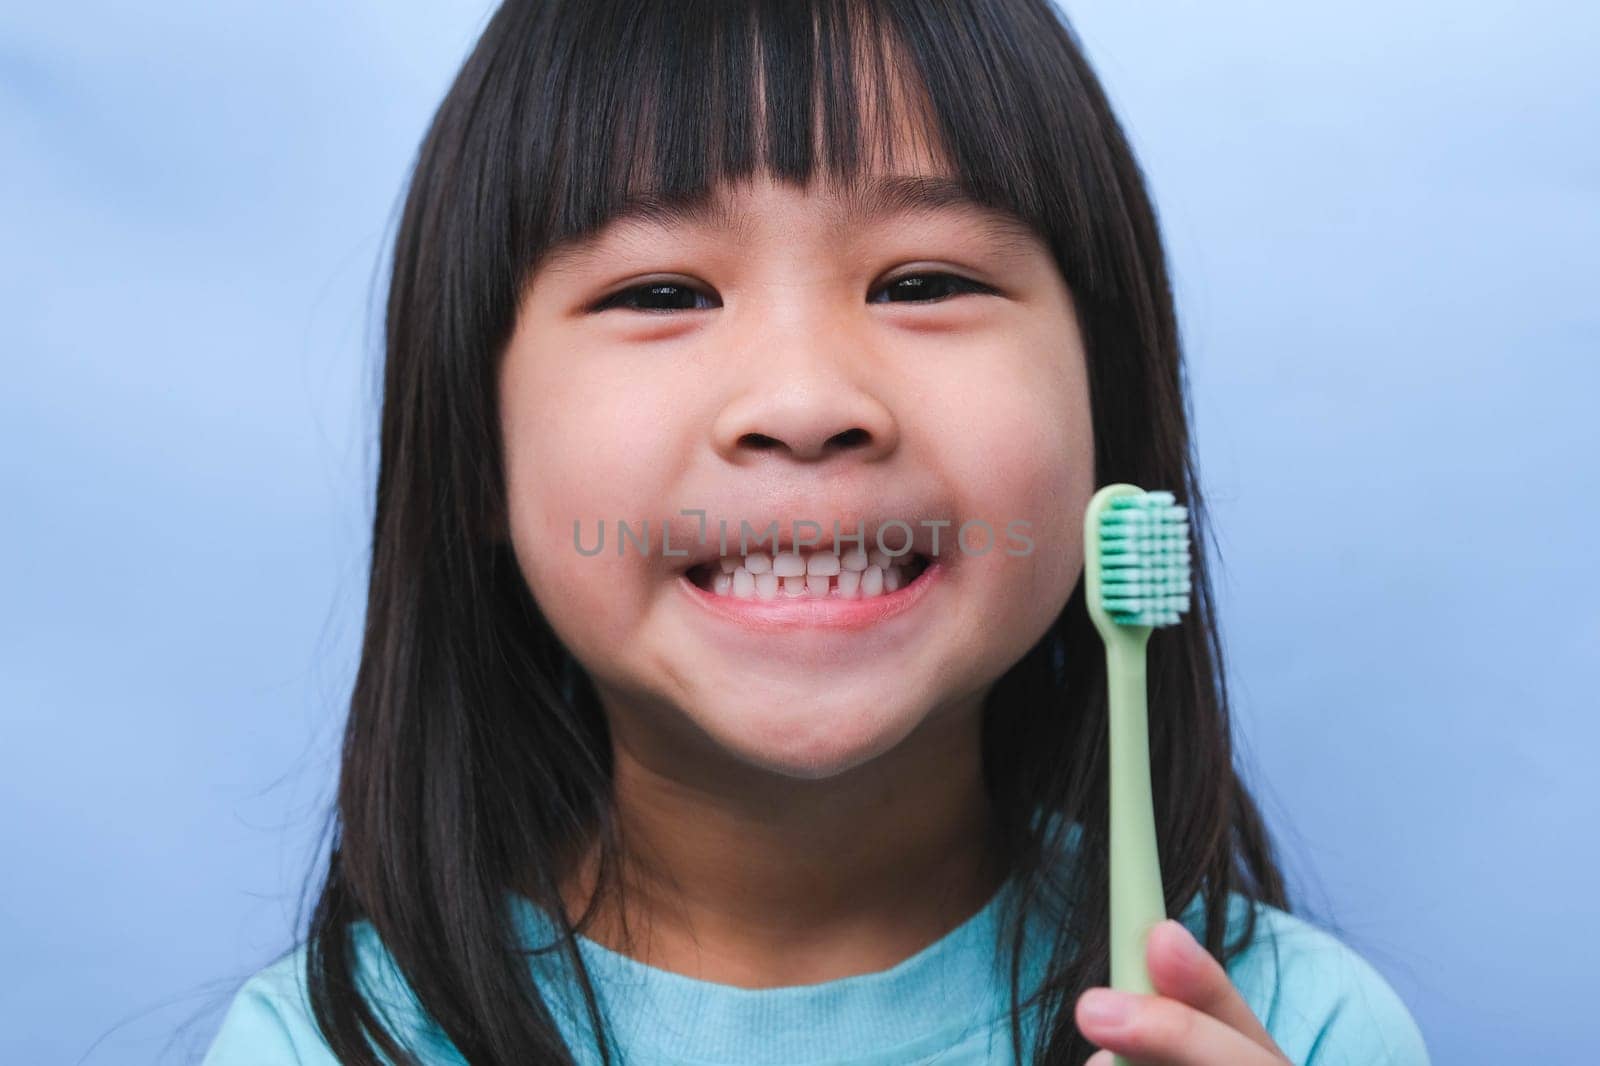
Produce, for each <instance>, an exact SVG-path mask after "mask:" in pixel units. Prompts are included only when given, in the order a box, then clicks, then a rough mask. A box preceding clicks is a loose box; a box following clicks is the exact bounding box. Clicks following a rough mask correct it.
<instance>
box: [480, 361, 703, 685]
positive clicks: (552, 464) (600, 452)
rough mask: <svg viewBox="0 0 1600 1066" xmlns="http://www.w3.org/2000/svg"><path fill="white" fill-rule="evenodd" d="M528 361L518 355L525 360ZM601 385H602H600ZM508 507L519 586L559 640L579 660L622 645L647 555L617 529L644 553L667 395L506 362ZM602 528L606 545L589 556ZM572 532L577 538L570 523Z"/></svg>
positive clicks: (659, 478)
mask: <svg viewBox="0 0 1600 1066" xmlns="http://www.w3.org/2000/svg"><path fill="white" fill-rule="evenodd" d="M524 354H525V353H524ZM602 378H604V379H605V380H603V381H602V380H601V379H602ZM501 387H502V392H501V407H500V410H501V425H502V428H503V433H504V443H505V463H506V492H507V509H508V513H509V520H510V527H511V529H510V531H511V539H512V544H513V547H514V549H515V552H516V556H517V560H518V563H519V565H520V567H521V570H522V573H523V577H524V580H526V582H527V584H528V588H529V590H530V591H531V592H532V594H533V596H534V598H535V599H536V600H537V601H538V602H539V606H540V609H541V610H542V611H543V613H544V614H545V616H546V617H547V618H548V619H549V621H550V623H551V625H552V626H553V627H554V628H555V630H556V632H557V635H559V636H560V637H561V638H562V640H563V642H565V643H566V644H567V645H568V647H570V648H571V649H572V650H573V652H574V653H575V654H577V655H578V656H579V657H580V658H584V659H586V660H588V661H594V655H593V653H594V652H595V651H596V650H598V649H603V648H606V647H608V646H610V647H615V642H617V641H620V640H622V639H623V638H625V637H626V635H627V633H628V628H627V627H628V621H629V619H630V618H636V617H637V616H638V614H639V613H640V612H642V611H643V610H645V608H646V604H645V602H644V596H645V592H646V591H647V590H646V584H645V583H644V582H643V581H641V580H640V574H641V571H642V569H643V568H645V567H647V566H650V565H652V564H654V563H656V562H658V560H655V559H651V558H646V557H644V556H643V555H642V554H641V552H640V551H639V550H638V549H637V548H635V546H634V545H633V544H632V543H631V542H629V544H628V546H627V550H626V551H625V552H624V553H622V554H621V556H620V557H619V554H618V551H617V542H618V523H619V522H626V523H628V524H629V526H630V527H631V528H632V529H633V531H634V532H635V533H636V534H637V535H638V537H639V539H640V540H641V541H642V540H644V537H645V527H644V523H645V522H646V521H648V522H649V535H650V538H651V543H652V546H653V545H654V544H655V543H656V542H657V541H658V540H659V537H660V522H661V519H662V517H663V516H664V515H666V514H669V513H671V509H672V501H671V500H668V499H666V498H665V494H664V493H663V490H662V486H663V485H669V484H672V477H673V475H672V473H671V471H672V468H673V464H674V462H675V457H674V455H673V453H672V452H671V450H670V449H671V442H672V441H673V440H674V439H675V438H674V436H673V434H672V430H671V427H670V425H669V422H670V420H671V419H672V417H674V416H673V414H672V411H673V407H672V405H671V403H670V399H671V397H670V396H669V395H667V393H666V391H665V390H661V389H652V388H650V387H648V383H646V382H643V381H638V380H636V379H629V378H628V377H627V376H626V375H623V374H618V373H615V372H611V371H607V372H606V373H605V374H601V373H598V372H596V373H589V372H584V373H564V374H556V373H550V372H541V370H533V369H529V368H528V367H526V366H525V365H522V366H512V367H508V369H507V372H506V374H505V375H504V377H503V378H502V383H501ZM602 523H603V524H604V538H605V539H604V546H603V549H602V550H601V551H600V552H599V554H589V555H585V554H583V553H582V552H580V551H579V548H578V544H579V542H581V544H582V547H583V549H584V551H588V552H591V553H592V552H593V551H594V548H595V546H596V544H597V543H598V542H599V538H600V535H601V525H602ZM575 524H576V525H577V533H576V540H575V534H574V525H575Z"/></svg>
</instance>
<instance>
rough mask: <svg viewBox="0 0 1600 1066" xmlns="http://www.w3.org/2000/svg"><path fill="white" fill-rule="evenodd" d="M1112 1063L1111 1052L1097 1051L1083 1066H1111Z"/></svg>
mask: <svg viewBox="0 0 1600 1066" xmlns="http://www.w3.org/2000/svg"><path fill="white" fill-rule="evenodd" d="M1111 1062H1112V1058H1111V1052H1109V1051H1096V1052H1095V1053H1094V1054H1093V1055H1090V1056H1089V1057H1088V1058H1086V1059H1084V1060H1083V1066H1111Z"/></svg>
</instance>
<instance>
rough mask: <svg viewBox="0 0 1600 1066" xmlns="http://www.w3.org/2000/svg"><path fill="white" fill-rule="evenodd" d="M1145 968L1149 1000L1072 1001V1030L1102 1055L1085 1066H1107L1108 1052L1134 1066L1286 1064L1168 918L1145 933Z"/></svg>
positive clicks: (1212, 965) (1228, 984)
mask: <svg viewBox="0 0 1600 1066" xmlns="http://www.w3.org/2000/svg"><path fill="white" fill-rule="evenodd" d="M1145 964H1146V966H1148V967H1149V970H1150V983H1151V984H1152V985H1154V986H1155V989H1156V993H1157V994H1156V995H1153V996H1142V995H1138V994H1135V993H1132V992H1117V991H1115V990H1113V989H1110V988H1091V989H1089V990H1087V991H1086V992H1084V994H1083V995H1082V996H1079V997H1078V1005H1077V1011H1076V1017H1077V1021H1078V1028H1079V1029H1080V1030H1081V1031H1082V1032H1083V1035H1084V1036H1086V1037H1088V1038H1089V1039H1090V1040H1092V1041H1094V1042H1095V1043H1096V1044H1099V1045H1100V1046H1101V1047H1102V1048H1103V1049H1105V1050H1102V1051H1097V1052H1095V1053H1094V1054H1093V1055H1091V1056H1089V1060H1088V1061H1087V1062H1086V1063H1084V1066H1111V1056H1112V1053H1113V1052H1114V1053H1116V1054H1118V1055H1121V1056H1123V1057H1124V1058H1127V1059H1131V1060H1133V1061H1134V1062H1137V1063H1140V1064H1141V1066H1283V1064H1284V1063H1287V1062H1288V1061H1289V1059H1288V1057H1287V1056H1286V1055H1284V1053H1283V1051H1282V1049H1281V1048H1279V1047H1278V1045H1277V1044H1275V1043H1273V1041H1272V1037H1270V1036H1268V1035H1267V1031H1266V1030H1265V1029H1263V1028H1262V1027H1261V1023H1260V1021H1258V1020H1257V1019H1256V1016H1255V1013H1254V1012H1253V1011H1251V1009H1250V1005H1249V1004H1247V1003H1246V1002H1245V1001H1244V997H1243V996H1241V995H1240V994H1239V990H1238V989H1237V988H1235V987H1234V986H1233V982H1232V981H1230V980H1229V979H1228V973H1227V971H1226V970H1224V969H1223V968H1222V965H1221V964H1220V963H1218V962H1217V960H1216V959H1214V958H1212V957H1211V956H1210V955H1209V954H1208V953H1207V952H1206V950H1205V949H1204V948H1202V947H1201V946H1200V945H1199V944H1198V943H1197V942H1196V941H1195V939H1194V937H1192V936H1190V935H1189V930H1187V929H1186V928H1184V927H1183V925H1182V924H1180V923H1179V922H1176V921H1173V920H1172V919H1170V918H1168V919H1167V920H1165V921H1163V922H1161V923H1160V924H1158V925H1157V926H1156V927H1155V928H1154V929H1152V930H1151V931H1150V937H1149V940H1148V942H1147V944H1146V947H1145ZM1101 1008H1107V1009H1105V1010H1102V1009H1101ZM1112 1008H1115V1009H1116V1012H1117V1013H1119V1014H1120V1020H1119V1019H1118V1018H1117V1017H1114V1016H1113V1011H1112Z"/></svg>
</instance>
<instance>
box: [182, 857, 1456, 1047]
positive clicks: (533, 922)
mask: <svg viewBox="0 0 1600 1066" xmlns="http://www.w3.org/2000/svg"><path fill="white" fill-rule="evenodd" d="M1010 891H1012V883H1011V882H1007V883H1006V884H1005V885H1003V886H1002V887H1001V889H1000V890H999V892H997V893H996V894H995V895H994V896H993V897H992V898H991V899H990V900H989V902H988V903H987V904H986V905H985V906H984V907H983V908H982V909H981V910H980V911H978V913H976V914H974V915H973V916H971V917H970V918H968V919H967V920H966V921H964V922H963V923H962V924H961V925H959V926H957V927H956V928H955V929H953V930H951V931H950V932H949V933H947V934H945V935H944V936H943V937H941V938H940V939H939V940H937V941H936V942H934V943H933V944H930V945H929V946H928V947H926V948H924V949H922V950H921V951H919V952H917V953H916V954H915V955H912V956H911V957H910V958H908V959H904V960H902V961H901V962H900V963H898V964H897V965H895V966H892V967H890V968H889V969H887V970H881V971H878V972H876V973H868V974H859V975H855V976H852V977H842V978H839V979H837V980H832V981H824V982H821V983H819V984H810V985H796V986H791V987H786V988H765V989H747V988H738V987H734V986H731V985H721V984H715V983H713V982H709V981H701V980H697V979H695V978H691V977H686V976H684V975H682V974H677V973H672V972H670V971H667V970H662V969H658V968H655V967H652V966H648V965H645V964H644V963H641V962H638V961H636V960H634V959H631V958H629V957H628V956H625V955H621V954H618V953H617V952H614V951H611V950H610V949H608V948H605V947H603V946H601V945H600V944H598V943H596V942H595V941H592V940H590V939H588V938H587V937H580V938H579V950H580V951H581V952H582V953H583V958H584V962H585V963H586V965H587V966H588V967H589V970H590V975H591V977H592V978H593V979H594V980H595V983H596V986H597V987H596V992H597V995H598V997H599V999H600V1003H601V1005H602V1010H603V1012H604V1015H605V1017H606V1019H607V1024H608V1028H609V1032H610V1035H611V1036H612V1038H613V1039H614V1040H615V1041H616V1042H617V1043H619V1044H620V1045H621V1048H622V1050H623V1052H624V1058H623V1059H622V1060H621V1061H623V1062H626V1063H631V1064H635V1066H777V1064H780V1063H781V1064H785V1066H891V1064H894V1066H904V1064H912V1063H936V1064H937V1066H1002V1064H1004V1066H1013V1064H1014V1063H1015V1062H1016V1061H1017V1060H1016V1058H1015V1057H1014V1053H1013V1049H1012V1043H1011V1036H1010V1026H1009V1018H1008V1014H1007V1011H1008V1009H1009V1004H1008V1001H1007V993H1008V988H1007V976H1006V972H1005V967H1004V965H1003V963H1002V960H1003V955H1002V953H1001V952H1000V951H999V950H998V949H997V947H996V934H997V930H998V926H999V919H1000V914H999V910H1000V906H1001V903H1002V902H1003V897H1004V896H1005V894H1006V893H1008V892H1010ZM507 905H508V906H509V907H511V908H512V909H513V911H514V913H515V916H516V920H517V927H518V929H519V930H520V931H521V932H522V935H523V938H524V940H523V943H524V945H526V946H532V945H535V944H548V943H550V942H551V940H552V939H553V938H552V934H551V928H552V927H551V925H550V924H549V921H548V919H547V917H546V916H545V915H544V914H543V913H542V912H540V911H539V910H538V909H537V908H536V907H535V906H534V905H533V904H532V903H531V902H530V901H528V900H527V899H526V898H524V897H522V896H520V895H515V894H510V895H508V896H507ZM1248 906H1249V903H1248V901H1246V900H1245V899H1244V898H1243V897H1241V896H1238V895H1234V896H1233V897H1231V899H1230V913H1229V921H1230V923H1231V924H1230V939H1231V936H1232V930H1234V929H1238V928H1239V925H1238V923H1240V922H1242V921H1243V920H1244V919H1245V918H1246V917H1247V907H1248ZM1258 915H1259V916H1258V922H1257V927H1256V936H1255V938H1254V939H1253V940H1252V941H1251V944H1250V946H1249V947H1248V948H1247V949H1246V950H1245V951H1244V952H1242V953H1241V954H1240V955H1239V956H1237V957H1236V958H1234V959H1233V960H1231V962H1230V964H1229V968H1228V972H1229V976H1230V977H1231V978H1232V979H1233V982H1234V984H1235V985H1237V986H1238V988H1239V989H1240V991H1241V993H1242V994H1243V995H1244V998H1245V1001H1246V1002H1247V1003H1249V1004H1250V1007H1251V1009H1252V1010H1253V1011H1254V1012H1255V1014H1256V1016H1257V1017H1258V1018H1260V1019H1261V1021H1262V1024H1263V1025H1264V1026H1265V1027H1266V1030H1267V1032H1268V1033H1270V1034H1271V1035H1272V1038H1273V1039H1274V1040H1275V1041H1277V1043H1278V1046H1279V1047H1281V1048H1282V1049H1283V1050H1284V1052H1285V1053H1286V1054H1287V1055H1288V1056H1289V1058H1290V1060H1291V1061H1292V1062H1295V1063H1299V1064H1304V1066H1428V1053H1427V1050H1426V1048H1425V1047H1424V1044H1423V1040H1422V1035H1421V1033H1420V1032H1419V1031H1418V1028H1417V1025H1416V1023H1415V1022H1414V1021H1413V1020H1412V1017H1411V1015H1410V1013H1409V1012H1408V1011H1407V1010H1406V1007H1405V1005H1404V1003H1402V1002H1401V1000H1400V998H1399V996H1397V995H1396V994H1395V992H1394V990H1393V988H1391V987H1390V985H1389V984H1388V982H1387V981H1385V980H1384V978H1383V977H1382V976H1381V975H1380V974H1379V973H1378V972H1377V971H1376V970H1374V969H1373V968H1372V966H1371V965H1370V964H1368V963H1367V962H1366V961H1365V960H1364V959H1362V958H1361V957H1360V956H1359V955H1358V954H1356V953H1355V952H1354V951H1352V950H1350V949H1349V948H1348V947H1346V946H1345V945H1344V944H1342V943H1341V942H1340V941H1338V940H1337V939H1335V938H1334V937H1332V936H1330V935H1329V934H1327V933H1325V932H1323V931H1321V930H1319V929H1317V928H1316V927H1315V926H1312V925H1310V924H1308V923H1306V922H1303V921H1301V920H1300V919H1299V918H1296V917H1294V916H1292V915H1290V914H1286V913H1285V912H1283V911H1281V910H1278V909H1277V908H1274V907H1267V906H1264V905H1261V906H1260V910H1259V912H1258ZM1199 919H1200V900H1199V898H1198V897H1197V898H1196V899H1195V900H1194V901H1193V903H1192V904H1191V905H1190V907H1189V908H1188V909H1187V910H1185V912H1184V913H1183V915H1182V916H1181V920H1182V921H1183V922H1184V924H1185V925H1186V926H1188V928H1189V929H1190V930H1191V931H1193V932H1195V933H1197V934H1198V932H1199V930H1200V921H1199ZM1032 921H1033V919H1032V917H1030V922H1032ZM356 944H357V957H358V958H359V960H360V962H361V965H362V980H363V982H365V987H366V989H367V994H368V996H369V998H371V999H373V1000H374V1001H375V1002H377V1003H378V1004H379V1005H380V1007H382V1008H384V1009H386V1010H387V1011H388V1012H389V1013H390V1016H391V1017H392V1018H393V1019H394V1021H393V1022H391V1024H399V1025H400V1026H401V1027H402V1031H403V1032H404V1035H405V1036H406V1038H407V1039H408V1040H410V1041H411V1042H412V1046H413V1047H414V1048H417V1049H418V1050H420V1051H421V1053H422V1054H423V1055H424V1056H426V1057H425V1058H424V1062H426V1063H427V1064H428V1066H436V1064H437V1066H446V1064H449V1066H461V1064H462V1063H463V1061H464V1060H463V1059H462V1058H461V1056H460V1055H459V1054H458V1053H457V1052H456V1051H455V1048H454V1047H453V1045H451V1044H450V1042H449V1041H448V1040H447V1039H446V1038H445V1037H444V1035H443V1033H442V1032H441V1031H440V1030H438V1029H437V1028H436V1027H435V1026H433V1025H432V1024H431V1022H430V1020H429V1019H427V1018H426V1017H425V1015H424V1014H423V1012H422V1011H421V1009H420V1007H418V1006H417V1003H416V1000H415V998H414V997H413V996H412V995H411V994H410V991H409V988H408V987H407V986H406V984H405V982H404V981H403V980H402V979H401V978H400V976H399V974H398V971H397V970H395V969H394V968H393V965H392V962H391V961H390V957H389V955H388V953H387V952H386V951H385V950H384V949H383V946H382V944H381V943H380V942H379V940H378V939H377V937H376V935H375V934H374V932H373V929H372V926H371V925H370V924H368V923H366V922H362V923H360V924H359V925H358V926H357V927H356ZM1028 945H1029V948H1028V950H1027V951H1026V952H1025V954H1024V959H1023V963H1024V965H1023V974H1022V976H1023V979H1024V981H1025V982H1026V984H1025V986H1024V987H1025V988H1032V987H1035V985H1036V983H1037V982H1038V980H1039V979H1040V978H1041V976H1042V974H1043V967H1044V964H1045V962H1046V961H1047V960H1046V959H1045V958H1044V951H1047V950H1048V944H1047V943H1045V940H1044V937H1042V936H1032V937H1030V938H1029V940H1028ZM1041 948H1042V949H1043V950H1041ZM304 963H305V948H304V946H303V945H302V946H301V947H299V948H298V949H296V950H295V951H293V952H292V953H290V954H289V955H287V956H285V957H284V958H282V959H280V960H279V961H278V962H276V963H274V964H272V965H270V966H268V967H266V968H265V969H263V970H261V971H260V972H258V973H256V974H255V975H254V976H252V977H251V978H250V979H249V980H248V981H247V982H246V983H245V985H244V986H243V988H241V989H240V991H239V992H238V993H237V994H236V995H235V997H234V999H233V1002H232V1004H231V1006H230V1008H229V1010H228V1013H227V1015H226V1016H225V1018H224V1019H223V1022H222V1028H221V1030H220V1031H219V1032H218V1034H217V1036H216V1038H215V1040H214V1042H213V1043H212V1045H211V1048H210V1051H209V1052H208V1053H207V1055H206V1057H205V1060H204V1061H203V1062H202V1064H201V1066H280V1064H281V1066H287V1064H291V1063H299V1064H302V1066H337V1063H338V1060H337V1059H335V1058H334V1056H333V1054H332V1052H331V1051H329V1049H328V1047H327V1045H326V1044H325V1043H324V1042H323V1040H322V1037H321V1034H320V1033H319V1032H318V1031H317V1028H316V1023H315V1021H314V1019H313V1018H312V1015H311V1010H310V1005H309V1002H308V1000H307V998H306V995H305V983H304V977H303V976H302V971H303V968H304ZM530 965H531V966H533V968H534V971H535V979H536V981H537V982H538V984H539V988H540V991H541V993H542V994H543V995H544V996H545V999H546V1002H547V1003H549V1004H550V1006H551V1008H552V1011H553V1013H554V1014H555V1016H556V1019H557V1022H558V1024H559V1025H560V1026H561V1028H562V1035H563V1037H564V1038H565V1039H566V1042H567V1045H568V1047H571V1048H573V1049H574V1051H575V1057H576V1059H577V1061H578V1062H580V1063H584V1064H586V1066H587V1064H591V1063H593V1064H598V1063H599V1062H600V1059H599V1056H598V1054H597V1053H596V1052H595V1050H594V1040H593V1037H592V1034H591V1031H590V1028H589V1026H588V1023H587V1016H586V1013H585V1011H584V1009H583V1004H582V997H581V994H580V993H579V992H578V990H577V989H576V987H575V986H574V984H573V982H572V981H571V980H569V979H568V975H567V974H566V973H565V971H564V970H563V969H561V967H562V966H563V964H562V963H561V962H560V961H559V959H558V957H557V953H555V952H551V953H546V954H542V955H537V956H533V957H532V958H531V959H530ZM1034 1018H1035V1016H1034V1014H1033V1013H1031V1012H1030V1013H1027V1014H1024V1016H1023V1022H1024V1025H1023V1035H1024V1038H1025V1039H1027V1038H1031V1037H1032V1035H1033V1032H1034V1025H1033V1022H1034ZM1025 1046H1027V1045H1025ZM615 1051H616V1046H615V1045H614V1046H613V1061H617V1059H616V1056H615Z"/></svg>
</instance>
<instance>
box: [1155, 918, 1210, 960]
mask: <svg viewBox="0 0 1600 1066" xmlns="http://www.w3.org/2000/svg"><path fill="white" fill-rule="evenodd" d="M1165 920H1166V922H1167V924H1168V925H1173V926H1176V927H1177V929H1178V932H1179V933H1181V934H1182V935H1181V936H1180V937H1179V938H1178V939H1179V941H1180V943H1179V946H1178V950H1179V951H1180V952H1181V953H1182V954H1183V957H1184V959H1185V960H1186V961H1187V962H1189V963H1190V964H1195V963H1200V962H1204V961H1205V958H1206V949H1205V948H1203V947H1201V946H1200V942H1199V941H1198V940H1196V939H1195V938H1194V934H1193V933H1191V932H1189V928H1188V926H1186V925H1184V924H1183V923H1182V922H1180V921H1176V920H1174V919H1172V918H1167V919H1165Z"/></svg>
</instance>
